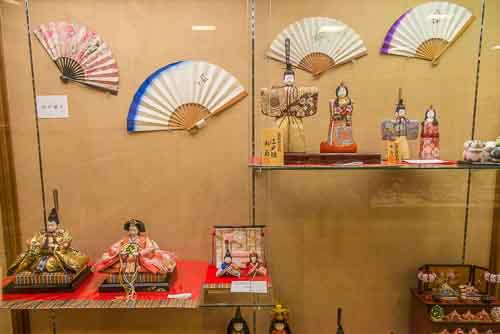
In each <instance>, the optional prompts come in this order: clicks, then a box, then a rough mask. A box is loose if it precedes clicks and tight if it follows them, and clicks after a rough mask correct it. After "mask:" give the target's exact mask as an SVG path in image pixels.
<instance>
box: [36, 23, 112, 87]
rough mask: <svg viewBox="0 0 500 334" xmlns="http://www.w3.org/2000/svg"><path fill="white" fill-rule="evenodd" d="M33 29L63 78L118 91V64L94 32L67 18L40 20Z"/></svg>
mask: <svg viewBox="0 0 500 334" xmlns="http://www.w3.org/2000/svg"><path fill="white" fill-rule="evenodd" d="M34 33H35V36H36V37H37V39H38V40H39V41H40V43H41V44H42V46H43V47H44V49H45V51H47V53H48V54H49V56H50V58H52V60H53V61H54V63H55V64H56V65H57V67H58V68H59V71H60V72H61V79H62V80H63V81H75V82H78V83H81V84H84V85H88V86H91V87H94V88H98V89H101V90H105V91H109V92H111V93H113V94H117V93H118V83H119V73H118V65H117V63H116V60H115V59H114V57H113V53H112V52H111V49H110V48H109V46H108V45H107V44H106V43H105V42H104V41H103V40H102V38H101V37H100V36H99V35H98V34H96V33H95V32H92V31H90V30H89V29H88V28H87V27H86V26H83V25H79V24H74V23H68V22H49V23H47V24H42V25H40V26H39V27H38V28H36V29H35V31H34Z"/></svg>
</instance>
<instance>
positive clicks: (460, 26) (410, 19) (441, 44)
mask: <svg viewBox="0 0 500 334" xmlns="http://www.w3.org/2000/svg"><path fill="white" fill-rule="evenodd" d="M474 19H475V17H474V16H473V15H472V13H471V12H470V11H469V10H468V9H467V8H464V7H462V6H459V5H457V4H454V3H450V2H442V1H434V2H428V3H424V4H422V5H419V6H417V7H415V8H412V9H410V10H408V11H407V12H406V13H404V14H403V15H401V17H399V18H398V20H397V21H396V22H395V23H394V24H393V25H392V26H391V28H390V29H389V32H388V33H387V35H386V36H385V39H384V44H383V45H382V48H381V49H380V52H381V53H382V54H392V55H398V56H404V57H415V58H421V59H425V60H429V61H432V63H433V64H436V63H437V62H438V60H439V58H440V57H441V56H442V55H443V53H444V52H445V51H446V50H447V49H448V48H449V47H450V46H451V45H452V44H453V42H455V41H456V40H457V39H458V38H459V37H460V36H461V35H462V34H463V32H464V31H465V30H466V29H467V28H468V27H469V26H470V25H471V24H472V22H473V21H474Z"/></svg>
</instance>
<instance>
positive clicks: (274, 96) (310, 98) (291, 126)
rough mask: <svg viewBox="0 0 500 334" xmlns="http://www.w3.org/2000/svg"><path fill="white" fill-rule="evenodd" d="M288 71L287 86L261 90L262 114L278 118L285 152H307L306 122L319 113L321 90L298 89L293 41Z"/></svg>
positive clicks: (287, 50) (287, 61) (288, 48)
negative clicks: (303, 120) (294, 66)
mask: <svg viewBox="0 0 500 334" xmlns="http://www.w3.org/2000/svg"><path fill="white" fill-rule="evenodd" d="M285 49H286V70H285V73H284V75H283V86H278V87H273V88H271V89H266V88H264V89H262V90H261V107H262V113H263V114H264V115H266V116H269V117H274V118H275V120H276V127H277V128H279V129H283V144H284V151H285V152H297V153H299V152H305V146H306V144H305V135H304V125H303V122H302V119H303V118H304V117H309V116H313V115H314V114H316V113H317V111H318V95H319V89H318V88H315V87H297V86H296V85H295V73H294V71H293V69H292V64H291V63H290V40H289V39H288V38H287V39H286V40H285Z"/></svg>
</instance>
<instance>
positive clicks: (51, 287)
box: [2, 266, 90, 294]
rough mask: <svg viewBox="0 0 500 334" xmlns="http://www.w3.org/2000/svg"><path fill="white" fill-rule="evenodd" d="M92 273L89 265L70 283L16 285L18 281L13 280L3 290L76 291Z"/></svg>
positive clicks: (15, 291) (25, 291)
mask: <svg viewBox="0 0 500 334" xmlns="http://www.w3.org/2000/svg"><path fill="white" fill-rule="evenodd" d="M89 274H90V267H89V266H87V267H86V268H85V269H83V270H82V271H80V273H79V274H78V276H76V277H75V278H74V279H73V282H71V283H69V284H47V285H16V281H15V280H13V281H12V282H10V283H9V284H8V285H7V286H5V287H4V288H3V289H2V290H3V293H6V294H8V293H45V292H71V291H74V290H75V289H76V288H78V286H79V285H80V284H81V283H82V282H83V281H84V280H85V278H86V277H87V276H88V275H89Z"/></svg>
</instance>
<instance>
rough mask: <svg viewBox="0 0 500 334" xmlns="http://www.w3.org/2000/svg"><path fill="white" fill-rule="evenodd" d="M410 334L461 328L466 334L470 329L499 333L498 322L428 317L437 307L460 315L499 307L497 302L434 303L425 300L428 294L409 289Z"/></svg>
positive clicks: (424, 333) (499, 326) (450, 330)
mask: <svg viewBox="0 0 500 334" xmlns="http://www.w3.org/2000/svg"><path fill="white" fill-rule="evenodd" d="M410 292H411V295H412V298H411V300H412V301H411V324H410V333H411V334H427V333H439V332H441V331H442V330H444V329H447V330H448V331H449V332H450V333H451V332H452V331H453V330H455V329H457V328H461V329H463V330H464V331H465V333H467V332H468V331H469V330H471V329H472V328H476V329H477V330H479V331H480V332H481V333H482V332H485V331H487V330H488V329H491V330H493V332H495V333H496V332H498V331H500V322H495V321H446V320H443V321H435V320H432V319H431V318H430V316H429V313H430V310H431V308H432V307H433V306H435V305H439V306H442V307H443V308H444V309H445V313H450V312H451V311H453V310H458V311H459V312H460V313H463V312H466V311H467V310H470V311H471V312H472V313H477V312H480V311H481V310H483V309H484V310H486V311H487V312H488V313H490V311H491V309H492V308H493V307H495V306H498V305H499V302H498V301H494V302H492V303H484V302H482V301H468V300H461V299H457V300H453V301H434V300H432V299H429V298H426V297H428V296H429V294H428V293H420V292H419V291H417V290H416V289H411V291H410Z"/></svg>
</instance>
